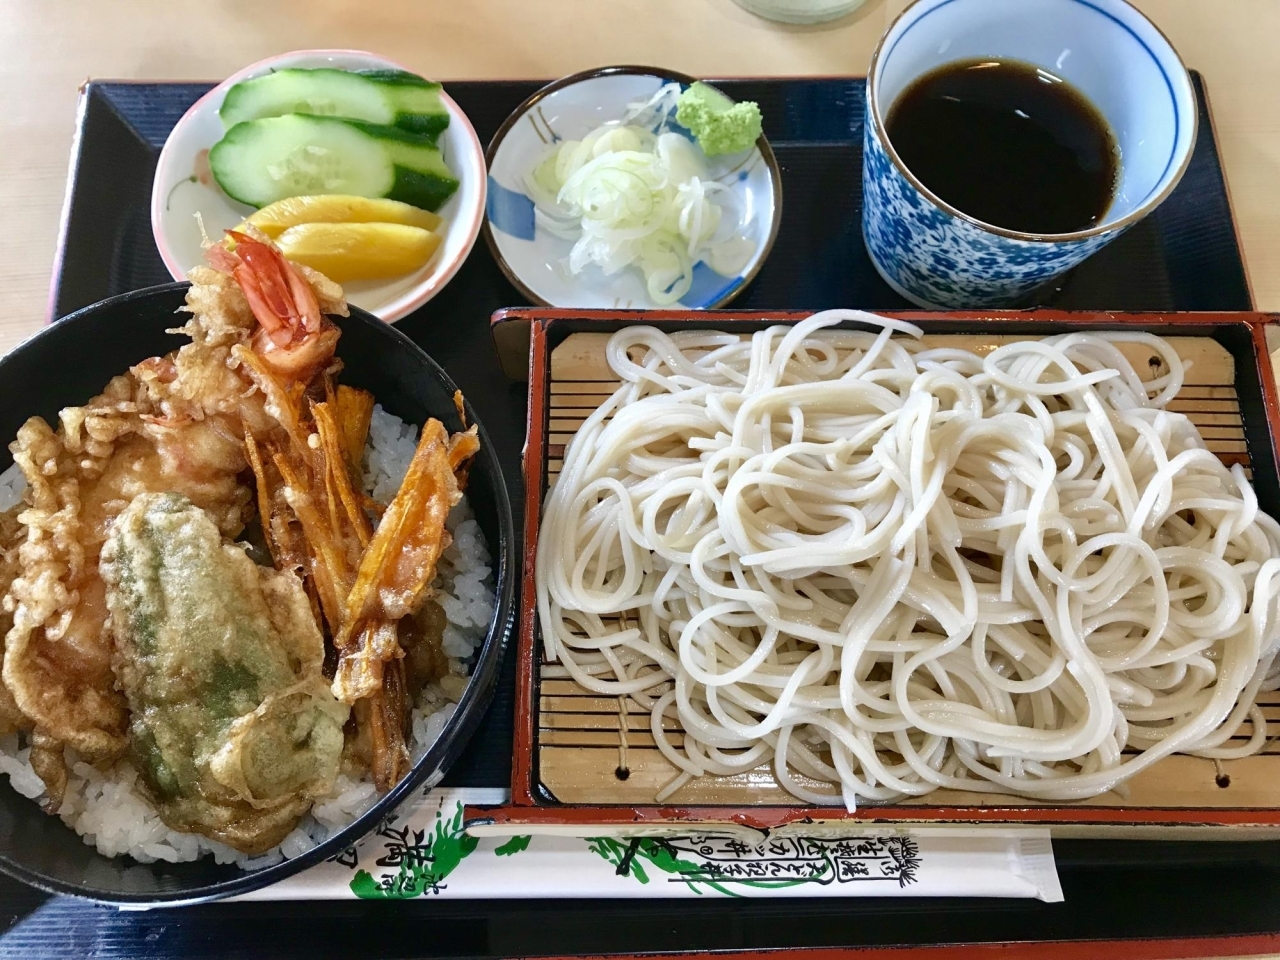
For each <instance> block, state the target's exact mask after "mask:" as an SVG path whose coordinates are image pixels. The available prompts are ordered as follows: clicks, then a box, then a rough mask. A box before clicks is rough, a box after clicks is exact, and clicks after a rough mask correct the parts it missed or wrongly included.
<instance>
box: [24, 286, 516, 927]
mask: <svg viewBox="0 0 1280 960" xmlns="http://www.w3.org/2000/svg"><path fill="white" fill-rule="evenodd" d="M190 286H191V284H190V283H189V282H187V281H180V282H176V283H165V284H159V285H157V286H153V287H144V288H143V289H141V290H133V291H130V292H129V293H122V294H118V295H116V296H114V297H108V298H107V299H105V300H100V301H98V302H97V303H94V304H90V305H89V306H87V307H81V308H80V309H79V310H76V311H74V312H73V313H69V314H67V316H65V317H63V318H61V319H60V320H56V321H54V322H53V323H50V324H49V325H48V326H46V327H45V328H44V329H42V330H40V331H39V332H37V333H35V334H33V335H32V336H31V337H28V338H27V339H26V340H24V341H22V342H21V343H20V344H18V346H17V347H15V348H14V349H13V350H12V351H10V352H9V353H8V354H7V355H5V356H3V357H0V381H2V379H3V370H4V367H5V366H6V365H7V364H8V363H10V362H11V361H12V360H13V359H15V358H17V357H19V356H20V355H25V354H27V353H29V352H31V351H33V350H36V349H39V348H40V347H41V346H42V345H43V344H44V342H45V341H46V340H48V339H51V338H53V337H57V336H59V335H60V334H59V328H61V327H63V325H64V324H69V323H73V322H74V321H76V320H78V319H80V318H82V317H84V316H87V315H89V314H92V313H95V312H97V311H100V310H104V309H107V308H109V307H116V306H119V305H121V304H125V303H130V302H133V301H138V300H146V299H150V298H159V297H163V296H169V295H172V294H175V293H178V292H180V291H185V290H186V289H187V288H188V287H190ZM349 309H350V311H351V316H350V317H348V318H346V320H345V321H340V322H339V326H341V325H342V323H343V322H351V321H352V320H354V321H355V322H356V323H363V324H365V325H373V326H376V327H377V328H378V329H379V330H381V331H383V332H384V333H385V334H386V335H387V336H389V337H390V338H391V340H392V341H394V342H396V343H397V345H398V346H400V347H401V348H402V349H406V350H408V351H409V352H411V353H412V354H414V355H416V356H417V358H418V359H419V360H420V361H421V362H422V364H423V366H424V368H425V369H426V371H427V372H428V373H429V374H431V375H434V376H435V377H437V378H438V379H439V380H440V382H441V384H442V385H443V386H444V388H445V389H446V390H447V391H448V392H449V393H450V394H453V393H455V392H456V391H457V389H458V388H457V385H456V384H455V383H454V382H453V378H451V377H450V376H449V374H448V373H446V372H445V370H444V368H443V367H441V366H440V365H439V364H438V363H436V362H435V361H434V360H432V359H431V357H430V356H428V354H427V353H426V351H425V350H423V349H422V348H421V347H419V346H418V345H417V344H416V343H414V342H413V341H412V340H410V339H409V337H408V336H407V335H406V334H405V333H404V332H403V331H401V330H399V329H397V328H396V327H394V326H392V325H391V324H388V323H384V322H383V321H382V320H379V319H378V318H377V317H375V316H374V315H373V314H371V313H369V312H368V311H366V310H362V309H360V308H359V307H355V306H349ZM176 325H178V324H177V323H175V326H176ZM86 399H87V398H86ZM463 406H464V409H465V410H466V414H467V422H468V423H473V424H475V425H476V427H477V430H478V433H479V436H480V454H479V456H481V457H483V458H484V459H485V460H486V461H487V466H488V467H489V469H490V472H491V475H492V476H493V477H496V478H497V483H496V485H495V486H496V491H495V493H496V496H495V500H496V503H497V507H498V530H499V543H498V544H497V545H496V551H495V553H496V556H497V564H496V566H495V592H496V595H497V602H496V604H495V606H494V612H493V616H492V618H491V619H490V621H489V628H488V631H487V632H486V634H485V639H484V642H483V643H482V644H481V646H480V652H479V654H478V655H477V659H476V664H475V667H474V668H473V670H472V673H471V677H470V678H469V680H468V683H467V688H466V690H465V692H464V693H463V696H462V700H461V701H460V702H459V703H458V709H457V710H456V711H455V712H454V714H453V716H452V717H450V718H449V720H448V723H447V724H446V726H445V729H444V730H443V731H442V732H441V734H440V736H439V737H438V738H437V739H436V741H435V742H434V743H433V744H432V745H431V747H430V748H429V749H428V750H427V752H426V753H425V754H423V756H422V757H421V758H420V759H419V760H418V761H417V762H416V763H414V765H413V767H412V768H411V769H410V771H409V773H408V774H406V775H405V778H404V779H403V780H401V781H400V782H399V783H398V784H396V786H395V787H394V788H393V789H392V790H391V791H389V792H388V793H387V794H386V795H385V796H383V797H381V798H379V800H378V802H377V803H375V804H374V805H373V806H372V807H370V808H369V809H368V810H366V811H365V812H364V813H363V814H361V815H360V816H359V817H357V818H356V819H355V820H354V821H352V822H351V823H349V824H348V825H347V826H346V827H344V828H343V829H342V830H339V831H338V832H337V833H335V834H334V835H332V836H330V837H329V838H328V839H326V840H324V841H323V842H321V843H319V844H317V845H316V846H314V847H312V848H311V849H310V850H308V851H307V852H306V853H303V854H299V855H298V856H296V857H291V858H289V859H287V860H284V861H282V862H280V863H277V864H275V865H273V866H270V867H264V868H263V869H261V870H254V871H252V872H249V871H245V872H243V873H242V875H241V876H238V877H234V878H233V879H230V880H221V881H218V882H216V883H212V884H205V885H203V886H198V887H192V888H190V889H189V890H182V891H175V892H174V894H173V895H172V896H168V895H161V896H149V895H142V894H130V893H116V892H113V891H109V890H102V889H99V888H90V887H84V886H77V885H76V884H73V883H69V882H67V881H65V880H62V879H59V878H57V877H50V876H46V875H45V874H42V873H39V872H37V871H34V870H31V869H29V868H27V867H26V866H24V865H23V864H22V863H21V862H19V861H16V860H13V859H11V858H10V857H8V856H6V855H4V854H3V853H0V872H2V873H5V874H8V875H9V876H11V877H13V878H14V879H16V880H20V881H22V882H23V883H26V884H29V885H30V886H33V887H35V888H36V889H39V890H43V891H45V892H46V893H53V894H63V895H67V896H72V897H78V898H81V899H86V900H91V901H95V902H98V903H106V904H112V905H117V906H120V905H126V906H132V907H134V908H137V907H139V906H151V907H175V906H186V905H193V904H198V903H208V902H211V901H214V900H222V899H226V898H228V897H233V896H239V895H242V894H246V893H250V892H252V891H254V890H260V889H262V888H263V887H266V886H270V885H271V884H273V883H277V882H279V881H280V880H283V879H285V878H286V877H290V876H293V875H294V874H297V873H301V872H302V871H303V870H305V869H307V868H308V867H312V866H314V865H315V864H317V863H320V862H321V861H323V860H327V859H329V858H330V857H332V856H333V855H334V854H336V853H339V852H341V851H342V850H345V849H346V848H347V847H349V846H352V845H353V844H355V843H357V842H359V841H360V840H362V839H363V838H364V837H366V836H367V835H368V834H370V833H372V832H373V830H374V829H375V828H376V827H378V826H379V825H380V824H381V823H382V822H383V821H384V820H385V819H386V818H387V817H388V816H389V815H390V814H392V813H394V812H395V810H396V808H397V807H399V806H400V805H401V804H402V803H403V802H405V801H407V800H408V799H409V797H410V795H411V794H413V793H415V792H417V791H418V790H419V788H420V787H421V786H422V784H423V781H424V780H426V779H427V778H428V777H430V776H432V775H433V774H434V775H436V779H437V780H438V779H439V778H440V777H443V775H444V773H445V768H444V767H443V766H442V765H441V761H442V759H443V758H444V756H445V755H446V754H449V753H455V754H456V752H460V750H461V748H462V746H464V745H465V744H466V743H467V742H468V741H469V740H470V739H471V737H472V735H474V733H475V731H476V728H477V727H478V726H479V724H480V721H481V719H482V718H483V717H484V715H485V712H486V711H487V710H488V707H489V703H490V701H491V700H492V698H493V692H494V687H495V686H496V683H497V678H498V671H499V668H500V666H501V664H502V659H503V654H504V653H505V651H506V648H507V644H508V642H509V641H510V638H511V634H512V631H513V628H514V625H515V579H516V578H515V575H514V571H513V565H514V562H515V558H516V544H515V525H514V521H513V520H512V516H511V501H510V497H509V495H508V493H507V487H506V482H505V480H504V479H503V472H502V466H501V464H500V463H499V462H498V458H497V455H496V454H495V453H494V450H493V444H492V443H491V442H490V441H489V436H488V433H487V432H486V431H485V428H484V424H482V423H481V422H480V421H479V420H478V419H477V418H476V416H475V411H474V410H473V409H472V407H471V404H470V403H469V402H467V401H466V398H465V397H464V398H463ZM490 549H491V550H493V549H494V545H493V544H490ZM452 759H456V755H455V756H454V757H453V758H452ZM437 767H438V768H439V769H436V768H437ZM430 786H431V785H429V786H428V788H429V787H430ZM6 787H7V785H6ZM7 788H8V789H12V788H11V787H7ZM67 829H68V830H70V829H71V828H70V827H67ZM98 855H99V856H102V854H98ZM106 859H115V858H106Z"/></svg>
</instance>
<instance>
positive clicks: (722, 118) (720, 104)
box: [676, 81, 761, 157]
mask: <svg viewBox="0 0 1280 960" xmlns="http://www.w3.org/2000/svg"><path fill="white" fill-rule="evenodd" d="M676 122H677V123H679V124H680V125H681V126H682V127H684V128H685V129H687V130H689V131H690V132H691V133H692V134H693V135H694V137H695V138H696V139H697V141H698V146H700V147H702V152H703V153H705V154H706V155H707V156H708V157H714V156H718V155H720V154H723V153H740V152H741V151H743V150H747V149H749V148H750V147H751V145H752V144H753V143H755V142H756V139H757V138H758V137H759V136H760V131H761V123H760V105H759V104H757V103H753V102H751V101H749V100H747V101H743V102H742V103H735V102H734V101H733V100H730V99H729V98H728V97H726V96H725V95H724V94H723V93H721V92H720V91H719V90H717V89H715V87H709V86H707V85H706V84H705V83H702V82H701V81H699V82H697V83H694V84H691V85H690V87H689V89H688V90H686V91H685V92H684V93H682V94H680V99H679V100H677V101H676Z"/></svg>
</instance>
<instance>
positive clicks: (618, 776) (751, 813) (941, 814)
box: [485, 310, 1280, 835]
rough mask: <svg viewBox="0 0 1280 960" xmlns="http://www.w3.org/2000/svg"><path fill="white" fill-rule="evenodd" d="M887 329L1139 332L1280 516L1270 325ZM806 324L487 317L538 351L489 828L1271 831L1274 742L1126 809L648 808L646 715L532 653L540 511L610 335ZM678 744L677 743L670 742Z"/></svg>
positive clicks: (1279, 812)
mask: <svg viewBox="0 0 1280 960" xmlns="http://www.w3.org/2000/svg"><path fill="white" fill-rule="evenodd" d="M890 315H892V316H895V317H900V318H902V319H905V320H909V321H911V322H912V323H916V324H918V325H919V326H921V327H922V328H923V329H924V330H925V333H926V337H929V338H939V337H945V338H946V339H947V341H948V342H950V343H952V344H964V345H965V346H967V347H969V348H971V349H973V348H979V349H980V348H983V347H990V346H993V345H995V344H997V343H999V342H1003V341H1007V340H1008V339H1009V338H1011V337H1016V338H1026V337H1040V336H1046V335H1052V334H1060V333H1063V332H1065V331H1067V330H1143V331H1147V332H1150V333H1155V334H1158V335H1160V336H1163V337H1166V338H1168V339H1169V340H1170V342H1171V343H1173V344H1174V346H1175V347H1176V349H1177V350H1178V352H1179V353H1180V355H1182V357H1183V359H1184V360H1188V361H1191V367H1190V369H1189V374H1188V383H1187V384H1186V386H1184V388H1183V390H1182V392H1181V393H1180V394H1179V397H1178V398H1177V399H1176V400H1175V401H1174V403H1173V405H1172V409H1175V410H1178V411H1181V412H1185V413H1187V414H1188V415H1189V416H1190V417H1191V419H1192V421H1193V422H1195V423H1196V425H1197V426H1198V427H1199V428H1200V430H1201V432H1202V433H1203V434H1204V436H1205V439H1206V442H1207V444H1208V446H1209V448H1210V449H1211V450H1213V451H1214V452H1215V453H1216V454H1217V455H1218V456H1219V457H1220V458H1221V459H1222V460H1223V462H1225V463H1228V464H1233V463H1240V464H1242V465H1244V466H1245V467H1246V469H1247V470H1250V471H1251V472H1252V476H1253V479H1254V483H1255V486H1256V488H1257V491H1258V498H1259V502H1260V504H1261V506H1262V508H1263V509H1264V510H1267V511H1268V512H1271V513H1273V514H1277V515H1280V475H1278V472H1277V463H1278V460H1280V456H1278V448H1277V437H1278V435H1280V434H1278V431H1277V424H1280V416H1278V415H1277V388H1276V382H1275V377H1274V374H1273V371H1272V366H1271V360H1270V357H1269V355H1268V351H1267V346H1266V331H1265V325H1266V324H1267V323H1268V322H1269V321H1272V320H1274V319H1276V318H1275V317H1274V316H1271V315H1267V314H1258V313H1244V314H1239V313H1197V314H1190V313H1181V314H1176V313H1171V314H1124V313H1114V312H1111V313H1088V312H1072V313H1068V312H1061V311H1011V312H990V311H987V312H968V313H929V312H919V311H892V312H891V313H890ZM804 316H807V313H802V312H794V311H792V312H764V313H761V312H747V311H712V312H703V313H700V314H699V313H697V312H689V311H661V312H656V313H639V312H637V311H563V310H506V311H502V312H500V313H499V314H498V315H497V316H496V317H495V319H494V327H495V330H500V329H501V328H502V327H503V326H504V325H507V324H512V325H515V327H516V328H528V329H529V331H530V333H531V347H532V350H531V353H530V359H529V421H528V422H529V428H528V437H527V441H526V447H525V457H524V479H525V519H524V543H525V547H524V580H523V584H522V600H521V609H520V639H519V646H518V652H517V656H518V664H517V677H518V684H519V685H518V687H517V689H516V723H515V758H514V771H513V779H512V804H511V807H509V808H506V809H504V810H502V811H486V812H485V816H486V817H487V818H491V819H492V820H493V821H494V822H495V823H507V824H509V825H513V826H514V825H515V824H526V825H529V826H534V825H540V826H559V827H562V828H578V827H587V826H592V827H595V826H600V825H610V826H613V827H621V826H635V825H638V824H644V825H647V826H648V827H653V826H656V825H660V824H663V823H670V822H672V821H679V822H682V823H684V824H686V825H687V823H688V821H690V820H694V821H705V822H712V823H733V824H737V825H741V826H748V827H754V828H775V827H779V826H781V825H784V824H788V823H793V822H796V821H801V820H803V821H814V820H817V821H839V822H845V823H847V822H849V821H866V822H876V823H884V822H895V823H916V824H922V823H934V824H940V823H956V822H963V823H984V824H1001V825H1009V824H1047V825H1050V826H1052V827H1055V828H1057V830H1058V832H1060V833H1064V834H1065V833H1071V834H1075V835H1090V834H1093V833H1103V832H1108V831H1110V830H1112V829H1115V828H1128V829H1130V830H1132V829H1133V828H1140V827H1144V826H1154V825H1164V826H1181V827H1187V828H1195V827H1203V828H1211V827H1220V828H1222V827H1236V828H1245V827H1247V828H1253V829H1254V830H1255V831H1259V832H1268V833H1275V834H1276V835H1280V745H1276V744H1274V743H1273V744H1269V745H1268V746H1267V747H1266V748H1264V751H1263V752H1262V753H1261V754H1259V755H1257V756H1254V757H1248V758H1245V759H1242V760H1232V761H1224V762H1222V763H1221V764H1216V763H1215V762H1214V761H1211V760H1206V759H1203V758H1197V757H1189V756H1172V757H1168V758H1165V759H1164V760H1161V761H1160V762H1158V763H1157V764H1155V765H1153V766H1152V767H1151V768H1150V769H1149V770H1147V771H1144V772H1143V773H1141V774H1139V775H1138V776H1137V777H1135V778H1134V779H1133V780H1132V781H1130V783H1129V784H1128V792H1127V796H1124V797H1122V796H1119V795H1117V794H1115V793H1108V794H1104V795H1103V796H1100V797H1097V798H1094V799H1091V800H1087V801H1082V802H1079V803H1058V802H1035V801H1028V800H1026V799H1023V798H1019V797H1012V796H1002V795H987V794H977V793H957V792H954V791H941V790H940V791H937V792H936V793H933V794H930V795H928V796H927V797H924V798H919V799H913V800H909V801H904V802H900V803H894V804H888V805H875V806H868V807H865V808H862V809H860V810H858V811H857V812H856V813H853V814H850V813H848V812H847V811H845V810H844V808H843V807H813V806H806V805H802V804H799V803H798V802H797V801H796V800H795V799H794V798H792V797H791V796H790V795H788V794H786V793H785V792H784V791H783V790H781V789H780V788H779V787H778V786H777V785H776V783H775V782H774V781H773V778H772V774H771V773H770V771H769V770H768V767H767V766H765V767H761V768H758V769H756V770H754V771H751V772H749V773H746V774H742V775H739V776H736V777H725V778H711V777H708V778H702V779H700V780H696V781H693V782H691V783H690V784H688V785H686V786H685V787H682V788H681V789H680V790H679V791H677V792H676V793H675V794H674V795H673V796H672V797H671V798H670V800H668V801H666V802H664V803H663V804H657V803H655V802H654V800H653V797H654V795H655V794H656V793H657V791H658V790H659V789H660V788H661V787H662V786H663V785H664V784H665V783H666V782H667V781H669V780H670V779H671V778H672V777H673V776H674V775H675V773H676V770H675V768H674V767H672V766H671V765H670V764H669V762H668V761H667V760H665V758H663V757H662V755H661V754H660V753H659V752H658V750H657V749H656V747H655V746H654V745H653V743H652V738H651V735H650V734H649V733H648V732H647V731H648V727H649V717H648V714H647V713H644V712H643V711H641V710H640V709H639V708H637V707H635V706H634V705H631V706H630V709H629V710H628V707H627V705H626V704H624V705H622V706H621V707H620V706H619V703H618V701H617V700H614V699H609V698H601V697H598V696H596V695H593V694H590V693H588V692H587V691H585V690H583V689H582V688H580V687H578V686H577V684H576V683H575V682H574V681H572V680H568V679H564V678H563V677H559V676H557V677H544V676H543V674H544V672H545V671H546V667H547V664H546V663H545V662H544V658H543V656H542V653H541V638H540V636H539V626H538V622H537V615H536V598H535V585H534V560H535V557H536V554H537V545H538V527H539V522H540V514H541V506H542V500H543V497H544V495H545V493H546V491H547V489H548V487H549V484H550V483H551V481H552V480H553V479H554V477H555V475H556V474H557V472H558V470H559V466H560V463H561V459H562V458H563V454H564V449H565V447H566V445H567V444H568V442H569V441H570V440H571V439H572V436H573V434H574V432H576V430H577V427H578V426H579V425H580V424H581V423H582V421H583V420H584V419H585V418H586V417H587V415H589V413H590V412H591V410H593V409H594V408H595V407H596V406H598V405H599V403H600V402H601V401H603V399H604V398H605V397H607V396H608V395H609V394H610V393H612V392H613V389H614V388H615V386H616V385H617V380H616V378H615V377H614V376H613V375H612V372H611V371H610V370H609V368H608V365H607V363H606V362H605V360H604V344H605V342H606V341H607V339H608V335H609V334H611V333H612V332H614V331H616V330H618V329H620V328H621V327H624V326H627V325H633V324H638V323H647V324H651V325H653V326H656V327H658V328H660V329H663V330H665V331H668V332H671V331H677V330H716V331H732V332H740V333H743V334H747V335H749V334H750V333H751V332H753V331H755V330H758V329H761V328H763V327H765V326H768V325H770V324H772V323H794V322H795V321H797V320H799V319H801V318H803V317H804ZM1126 349H1128V347H1126ZM1134 349H1135V350H1137V351H1138V352H1141V349H1140V348H1139V347H1135V348H1134ZM1131 359H1135V360H1137V361H1138V362H1136V363H1135V367H1137V368H1138V369H1139V370H1145V369H1149V368H1148V367H1147V365H1146V363H1144V362H1143V360H1145V358H1142V357H1136V356H1135V357H1133V358H1131ZM1157 372H1158V371H1157ZM1261 703H1262V706H1263V709H1264V711H1265V712H1266V713H1267V715H1268V716H1269V718H1271V717H1275V718H1277V719H1280V694H1267V695H1265V699H1264V700H1262V701H1261ZM673 732H676V733H677V735H678V728H674V727H673ZM624 741H625V746H624ZM623 758H625V759H623ZM624 763H625V766H624Z"/></svg>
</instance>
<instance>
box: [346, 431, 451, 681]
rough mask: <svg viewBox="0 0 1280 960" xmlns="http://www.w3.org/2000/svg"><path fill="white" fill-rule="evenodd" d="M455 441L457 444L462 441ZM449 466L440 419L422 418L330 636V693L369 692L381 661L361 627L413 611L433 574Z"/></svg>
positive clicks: (441, 544)
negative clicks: (337, 628) (339, 624)
mask: <svg viewBox="0 0 1280 960" xmlns="http://www.w3.org/2000/svg"><path fill="white" fill-rule="evenodd" d="M473 429H474V428H473ZM462 436H464V437H465V436H467V434H463V435H462ZM472 439H473V440H474V437H473V438H472ZM458 445H459V450H461V449H462V448H463V447H464V443H463V442H462V441H458ZM466 446H469V445H466ZM455 469H456V468H455V466H454V465H453V463H452V462H451V457H450V438H449V434H448V432H447V431H446V430H445V428H444V425H443V424H441V423H440V421H439V420H428V421H427V422H426V424H425V425H424V426H423V428H422V437H421V439H420V440H419V442H418V449H417V450H416V451H415V452H414V455H413V460H412V461H411V462H410V464H409V471H408V473H407V474H406V475H405V479H404V483H403V484H401V486H400V490H399V492H398V493H397V494H396V496H395V499H394V500H392V501H391V505H390V506H389V507H388V508H387V512H386V513H385V514H384V515H383V517H382V522H381V523H380V524H379V525H378V529H377V532H376V533H375V534H374V537H373V540H372V541H371V542H370V544H369V547H368V549H366V550H365V553H364V556H363V557H362V558H361V561H360V569H359V572H358V573H357V574H356V581H355V585H354V586H353V587H352V588H351V593H350V595H349V596H348V597H347V602H346V612H345V615H344V617H343V628H342V632H341V633H340V634H339V635H338V636H336V637H335V638H334V645H335V646H336V647H337V648H338V652H339V660H338V672H337V675H336V676H335V678H334V694H335V695H336V696H337V697H338V698H339V699H340V700H343V701H345V702H347V703H352V702H354V701H355V700H357V699H359V698H360V697H363V696H368V695H369V693H370V692H371V690H372V689H376V688H377V686H378V685H379V684H380V683H381V668H380V664H381V663H382V662H385V661H386V660H387V659H388V657H386V656H384V655H382V654H381V653H380V651H377V650H375V649H374V648H373V647H372V646H371V645H370V644H369V643H368V634H367V631H366V633H364V634H360V633H359V631H360V629H361V628H362V627H363V626H365V625H366V624H368V623H370V622H376V621H390V622H392V623H394V622H395V621H397V620H399V619H400V618H401V617H405V616H408V615H409V614H411V613H413V612H414V611H415V610H417V608H418V607H419V605H420V604H421V602H422V599H423V597H424V596H425V594H426V591H427V589H428V587H430V585H431V581H432V580H434V579H435V574H436V563H437V561H438V560H439V559H440V554H441V553H442V552H443V551H444V549H445V547H447V546H448V545H449V535H448V533H447V532H446V530H445V528H444V522H445V519H446V518H447V517H448V515H449V511H450V510H451V509H453V506H454V504H456V503H457V502H458V501H459V500H460V499H461V498H462V491H461V490H460V489H459V488H458V481H457V478H456V477H455V476H454V470H455ZM397 649H398V644H397Z"/></svg>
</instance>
